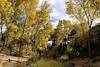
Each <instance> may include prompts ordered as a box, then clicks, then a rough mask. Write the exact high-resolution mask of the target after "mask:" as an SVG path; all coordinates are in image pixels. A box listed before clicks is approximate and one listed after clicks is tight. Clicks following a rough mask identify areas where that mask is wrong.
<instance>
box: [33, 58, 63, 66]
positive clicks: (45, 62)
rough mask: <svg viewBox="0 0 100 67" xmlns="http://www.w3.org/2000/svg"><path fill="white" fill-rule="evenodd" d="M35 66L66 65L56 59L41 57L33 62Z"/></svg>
mask: <svg viewBox="0 0 100 67" xmlns="http://www.w3.org/2000/svg"><path fill="white" fill-rule="evenodd" d="M33 67H64V65H63V64H61V63H59V62H56V61H54V60H43V59H41V60H39V61H38V62H36V63H35V64H33Z"/></svg>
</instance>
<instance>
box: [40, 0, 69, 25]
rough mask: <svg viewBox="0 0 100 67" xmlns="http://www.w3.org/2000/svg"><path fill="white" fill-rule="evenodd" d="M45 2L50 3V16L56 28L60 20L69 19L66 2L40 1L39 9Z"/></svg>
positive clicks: (62, 0) (57, 0)
mask: <svg viewBox="0 0 100 67" xmlns="http://www.w3.org/2000/svg"><path fill="white" fill-rule="evenodd" d="M45 1H48V3H49V4H50V7H51V8H52V13H51V14H50V16H51V23H52V24H53V25H54V26H56V25H57V24H58V21H59V20H62V19H68V16H67V15H66V7H65V6H66V5H65V2H66V0H40V3H39V6H38V7H41V4H43V3H44V2H45Z"/></svg>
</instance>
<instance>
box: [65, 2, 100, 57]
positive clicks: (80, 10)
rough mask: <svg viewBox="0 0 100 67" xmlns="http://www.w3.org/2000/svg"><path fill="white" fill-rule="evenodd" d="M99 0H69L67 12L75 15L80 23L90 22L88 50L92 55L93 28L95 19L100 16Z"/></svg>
mask: <svg viewBox="0 0 100 67" xmlns="http://www.w3.org/2000/svg"><path fill="white" fill-rule="evenodd" d="M99 2H100V1H99V0H95V1H94V0H69V1H68V2H67V14H69V15H71V16H73V17H74V18H75V19H76V20H77V21H78V22H80V23H88V26H89V28H88V29H87V31H88V51H89V56H90V55H91V46H90V39H91V33H92V32H91V28H92V24H93V21H94V20H95V19H97V18H99V17H100V5H99Z"/></svg>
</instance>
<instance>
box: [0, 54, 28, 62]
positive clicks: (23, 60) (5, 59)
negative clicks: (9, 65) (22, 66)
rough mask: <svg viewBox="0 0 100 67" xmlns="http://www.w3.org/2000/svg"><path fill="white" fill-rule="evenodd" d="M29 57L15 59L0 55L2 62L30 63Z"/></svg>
mask: <svg viewBox="0 0 100 67" xmlns="http://www.w3.org/2000/svg"><path fill="white" fill-rule="evenodd" d="M28 59H29V57H26V58H25V57H15V56H10V55H5V54H0V60H2V61H16V62H25V61H28Z"/></svg>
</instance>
